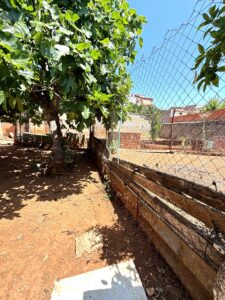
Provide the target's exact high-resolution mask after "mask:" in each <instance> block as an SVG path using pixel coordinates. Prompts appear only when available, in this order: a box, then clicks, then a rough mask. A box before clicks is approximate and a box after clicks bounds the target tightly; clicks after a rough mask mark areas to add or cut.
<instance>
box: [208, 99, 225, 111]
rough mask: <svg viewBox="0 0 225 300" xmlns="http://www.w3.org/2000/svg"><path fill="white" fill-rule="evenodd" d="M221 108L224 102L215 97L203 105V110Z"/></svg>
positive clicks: (224, 104) (224, 105) (223, 106)
mask: <svg viewBox="0 0 225 300" xmlns="http://www.w3.org/2000/svg"><path fill="white" fill-rule="evenodd" d="M221 108H225V103H224V102H222V101H220V100H219V99H217V98H213V99H211V100H209V102H208V103H207V104H206V105H205V106H204V108H203V112H208V111H213V110H217V109H221Z"/></svg>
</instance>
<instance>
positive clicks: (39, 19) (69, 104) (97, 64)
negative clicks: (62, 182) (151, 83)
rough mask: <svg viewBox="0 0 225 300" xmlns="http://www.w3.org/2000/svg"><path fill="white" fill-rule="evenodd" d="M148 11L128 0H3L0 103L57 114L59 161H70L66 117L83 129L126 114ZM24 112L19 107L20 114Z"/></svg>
mask: <svg viewBox="0 0 225 300" xmlns="http://www.w3.org/2000/svg"><path fill="white" fill-rule="evenodd" d="M145 22H146V19H145V17H143V16H138V15H137V13H136V11H135V10H134V9H131V8H130V7H129V4H128V2H127V0H104V1H103V0H76V1H71V0H1V1H0V111H1V112H3V111H4V113H2V114H4V115H5V116H7V115H8V116H9V113H8V112H9V111H10V110H11V109H13V110H14V109H15V110H18V111H19V112H25V113H26V116H28V117H29V118H32V120H33V121H34V122H39V121H47V122H49V121H54V122H55V126H56V130H55V131H54V133H53V140H54V143H53V145H54V147H53V162H54V164H55V166H56V165H58V166H59V169H60V166H62V165H63V164H64V152H65V151H64V150H65V149H64V145H63V136H62V124H61V123H60V117H61V116H62V115H66V120H67V123H68V126H70V127H72V128H75V129H77V130H78V131H82V130H83V129H84V128H86V127H89V126H90V125H91V124H92V123H93V121H94V120H95V118H96V117H97V118H98V119H99V120H101V121H102V122H103V123H104V125H105V126H106V127H107V126H108V127H109V126H110V123H111V120H110V112H111V111H113V112H114V113H115V115H116V118H115V120H118V119H120V118H121V115H122V114H121V111H123V117H124V115H125V114H126V104H127V95H128V94H129V90H130V86H131V81H130V76H129V74H128V73H127V65H128V64H129V63H132V62H133V61H134V59H135V56H136V51H135V47H136V43H137V41H139V44H140V46H142V44H143V40H142V38H141V37H140V34H141V33H142V25H143V23H145ZM19 115H20V114H15V116H18V118H19Z"/></svg>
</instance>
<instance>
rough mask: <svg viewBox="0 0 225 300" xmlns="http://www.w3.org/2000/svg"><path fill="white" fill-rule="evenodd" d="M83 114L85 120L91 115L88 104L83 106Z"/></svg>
mask: <svg viewBox="0 0 225 300" xmlns="http://www.w3.org/2000/svg"><path fill="white" fill-rule="evenodd" d="M81 114H82V116H83V118H84V119H85V120H87V119H88V118H89V117H90V109H89V107H87V106H84V107H83V111H82V113H81Z"/></svg>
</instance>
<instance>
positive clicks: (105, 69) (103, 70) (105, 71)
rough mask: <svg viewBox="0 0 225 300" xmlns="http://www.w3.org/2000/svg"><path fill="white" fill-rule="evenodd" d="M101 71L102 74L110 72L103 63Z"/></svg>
mask: <svg viewBox="0 0 225 300" xmlns="http://www.w3.org/2000/svg"><path fill="white" fill-rule="evenodd" d="M100 71H101V74H102V75H105V74H106V73H107V72H108V70H107V68H106V65H101V67H100Z"/></svg>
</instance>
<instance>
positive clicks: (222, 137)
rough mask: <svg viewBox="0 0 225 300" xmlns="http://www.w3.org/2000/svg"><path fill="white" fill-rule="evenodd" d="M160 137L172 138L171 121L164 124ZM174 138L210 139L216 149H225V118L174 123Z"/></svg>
mask: <svg viewBox="0 0 225 300" xmlns="http://www.w3.org/2000/svg"><path fill="white" fill-rule="evenodd" d="M160 138H163V139H171V123H167V124H164V125H163V127H162V129H161V132H160ZM172 140H173V141H176V140H186V141H190V142H193V141H201V140H202V141H210V142H212V147H213V148H214V149H217V147H218V150H219V149H221V148H223V149H225V147H224V146H225V143H224V141H225V120H218V121H211V122H209V121H208V122H188V123H185V122H182V123H174V124H173V130H172Z"/></svg>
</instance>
